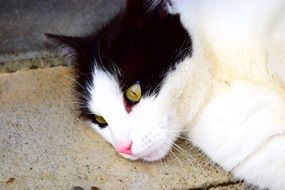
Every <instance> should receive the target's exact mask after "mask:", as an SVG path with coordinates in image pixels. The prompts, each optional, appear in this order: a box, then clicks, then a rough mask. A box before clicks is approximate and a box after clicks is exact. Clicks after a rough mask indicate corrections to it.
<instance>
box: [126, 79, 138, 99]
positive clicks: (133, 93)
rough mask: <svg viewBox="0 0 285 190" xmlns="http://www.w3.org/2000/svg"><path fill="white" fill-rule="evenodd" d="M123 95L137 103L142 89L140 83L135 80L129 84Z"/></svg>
mask: <svg viewBox="0 0 285 190" xmlns="http://www.w3.org/2000/svg"><path fill="white" fill-rule="evenodd" d="M125 97H126V98H127V99H128V100H129V101H130V102H131V103H138V102H139V101H140V99H141V97H142V90H141V85H140V83H139V82H136V83H135V84H133V85H132V86H130V87H129V88H128V89H127V90H126V92H125Z"/></svg>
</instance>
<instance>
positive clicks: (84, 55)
mask: <svg viewBox="0 0 285 190" xmlns="http://www.w3.org/2000/svg"><path fill="white" fill-rule="evenodd" d="M44 36H45V37H46V38H47V39H48V40H49V41H50V42H52V43H53V44H55V45H56V46H57V49H58V51H59V54H60V55H61V56H63V57H65V58H67V61H68V64H72V63H74V62H86V61H88V60H89V50H88V48H87V46H88V44H87V43H86V41H87V40H86V39H85V38H80V37H71V36H63V35H57V34H51V33H45V34H44Z"/></svg>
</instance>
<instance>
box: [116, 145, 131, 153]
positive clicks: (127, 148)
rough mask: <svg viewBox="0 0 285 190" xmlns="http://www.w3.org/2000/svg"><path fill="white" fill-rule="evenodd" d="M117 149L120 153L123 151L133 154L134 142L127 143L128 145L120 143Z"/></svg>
mask: <svg viewBox="0 0 285 190" xmlns="http://www.w3.org/2000/svg"><path fill="white" fill-rule="evenodd" d="M116 150H117V151H118V152H119V153H123V154H129V155H131V154H132V142H130V143H128V144H126V145H119V146H118V147H116Z"/></svg>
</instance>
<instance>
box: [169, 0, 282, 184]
mask: <svg viewBox="0 0 285 190" xmlns="http://www.w3.org/2000/svg"><path fill="white" fill-rule="evenodd" d="M172 4H173V8H174V9H176V10H174V11H177V12H178V13H180V16H181V20H182V23H183V24H184V26H185V28H186V29H187V30H188V31H189V33H190V34H191V37H192V43H193V56H192V60H191V59H190V60H189V62H190V64H193V63H194V64H195V63H196V60H195V59H196V57H197V59H198V61H197V62H198V63H197V65H199V64H201V61H200V60H199V59H201V57H203V59H205V60H204V61H205V64H208V65H209V66H208V68H209V69H210V70H211V71H210V72H211V73H214V74H213V75H211V77H210V78H209V79H208V80H211V81H212V83H211V84H209V86H208V92H207V93H206V94H204V97H205V99H207V103H206V104H205V105H204V107H203V108H201V111H200V113H199V114H198V116H197V117H196V118H194V120H191V119H190V121H191V122H190V124H189V125H188V126H187V127H186V129H189V130H190V132H189V134H188V137H189V139H191V141H192V142H193V143H194V144H195V145H196V146H198V147H199V148H200V149H202V150H203V151H204V152H205V153H206V154H207V155H208V156H209V157H210V158H212V159H213V160H214V161H215V162H217V163H219V164H220V165H221V166H223V168H225V169H226V170H227V171H231V172H232V173H233V174H234V175H235V176H236V177H239V178H240V179H245V180H246V181H247V182H249V183H252V184H255V185H258V186H259V187H260V188H271V189H285V180H284V179H285V165H284V163H285V154H284V150H285V117H284V113H285V104H284V103H285V101H284V100H285V99H284V98H285V96H284V95H285V91H284V84H285V83H284V82H285V81H284V77H285V69H284V66H285V11H284V10H285V1H284V0H283V1H260V0H258V1H243V0H239V1H223V0H220V1H207V0H206V1H191V0H188V1H186V0H185V1H183V0H182V1H179V2H178V1H177V2H175V1H173V2H172ZM172 11H173V10H172ZM195 50H196V52H195ZM195 53H197V54H195ZM193 60H194V62H193ZM197 67H199V66H197ZM205 71H207V70H205ZM207 72H208V71H207ZM201 74H202V73H201ZM202 75H203V74H202ZM190 78H191V77H190ZM190 80H191V79H190ZM193 80H196V79H193ZM197 83H199V82H197ZM205 88H206V87H205ZM194 91H195V89H194ZM209 94H211V95H209ZM190 118H191V117H190Z"/></svg>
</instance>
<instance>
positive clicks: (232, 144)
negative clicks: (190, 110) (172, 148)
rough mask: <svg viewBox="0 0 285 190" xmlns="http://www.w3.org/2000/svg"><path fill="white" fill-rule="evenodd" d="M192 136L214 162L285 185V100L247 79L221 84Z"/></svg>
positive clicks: (264, 182) (265, 184) (255, 180)
mask: <svg viewBox="0 0 285 190" xmlns="http://www.w3.org/2000/svg"><path fill="white" fill-rule="evenodd" d="M193 125H194V126H193V128H191V129H190V133H189V138H190V140H191V141H192V142H193V144H194V145H196V146H198V147H199V148H200V149H201V150H202V151H204V152H205V153H206V154H207V155H208V156H209V157H210V158H211V159H212V160H213V161H214V162H216V163H218V164H220V165H221V166H222V167H223V168H224V169H225V170H227V171H230V172H232V173H233V175H234V176H236V177H238V178H240V179H244V180H245V181H246V182H248V183H251V184H253V185H257V186H259V187H260V188H272V189H282V188H284V187H285V180H284V179H285V100H284V97H282V96H281V95H280V94H279V93H277V92H275V91H274V90H271V89H269V88H267V87H263V86H261V85H257V84H254V83H250V82H247V81H238V82H232V83H230V82H228V83H227V84H223V85H220V84H219V85H216V88H215V90H214V95H213V96H212V98H211V100H210V102H209V104H208V105H207V106H206V107H205V108H204V111H202V113H201V114H200V115H199V117H198V119H197V120H196V122H195V123H194V124H193Z"/></svg>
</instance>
